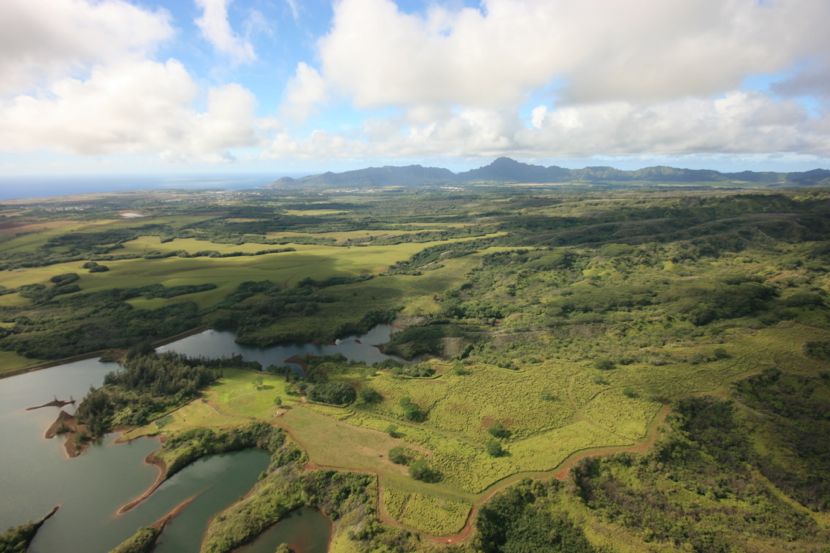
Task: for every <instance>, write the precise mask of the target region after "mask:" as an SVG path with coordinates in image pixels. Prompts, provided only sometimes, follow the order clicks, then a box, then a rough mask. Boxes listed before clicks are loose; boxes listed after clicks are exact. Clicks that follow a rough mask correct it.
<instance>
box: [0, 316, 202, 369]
mask: <svg viewBox="0 0 830 553" xmlns="http://www.w3.org/2000/svg"><path fill="white" fill-rule="evenodd" d="M205 330H210V327H207V326H204V325H201V326H197V327H195V328H191V329H190V330H186V331H184V332H180V333H178V334H174V335H173V336H167V337H165V338H161V339H159V340H156V341H154V342H153V343H152V345H153V347H154V348H158V347H161V346H166V345H167V344H169V343H171V342H175V341H177V340H182V339H184V338H187V337H189V336H193V335H195V334H199V333H201V332H204V331H205ZM125 351H126V350H124V349H99V350H95V351H91V352H89V353H79V354H77V355H71V356H69V357H64V358H62V359H55V360H52V361H43V362H41V363H37V364H35V365H31V366H29V367H21V368H19V369H13V370H11V371H7V372H4V373H2V374H0V380H3V379H4V378H10V377H12V376H20V375H21V374H26V373H30V372H35V371H40V370H43V369H49V368H51V367H57V366H59V365H66V364H67V363H75V362H78V361H85V360H87V359H93V358H95V357H98V358H100V357H102V356H103V355H105V354H107V353H113V352H118V353H120V354H123V353H124V352H125Z"/></svg>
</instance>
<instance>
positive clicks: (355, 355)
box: [0, 325, 391, 553]
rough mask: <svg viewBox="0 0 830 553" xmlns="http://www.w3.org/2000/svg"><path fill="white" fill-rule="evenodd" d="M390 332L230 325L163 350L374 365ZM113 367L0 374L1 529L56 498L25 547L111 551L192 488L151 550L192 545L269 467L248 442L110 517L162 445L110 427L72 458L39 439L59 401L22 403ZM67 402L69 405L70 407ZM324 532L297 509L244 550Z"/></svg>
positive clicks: (75, 390)
mask: <svg viewBox="0 0 830 553" xmlns="http://www.w3.org/2000/svg"><path fill="white" fill-rule="evenodd" d="M390 333H391V327H390V326H388V325H379V326H376V327H375V328H373V329H372V330H371V331H370V332H368V333H367V334H365V335H363V336H360V337H354V336H352V337H349V338H344V339H343V340H339V341H338V342H337V343H336V344H329V345H317V344H299V345H290V346H275V347H270V348H252V347H246V346H240V345H239V344H237V343H236V342H235V341H234V335H233V333H230V332H216V331H211V330H208V331H205V332H202V333H200V334H196V335H194V336H190V337H188V338H184V339H182V340H179V341H176V342H173V343H171V344H168V345H166V346H164V347H161V348H159V351H176V352H180V353H184V354H187V355H191V356H202V357H223V356H230V355H235V354H237V353H239V354H242V355H243V357H244V358H245V359H247V360H251V361H259V362H260V363H261V364H262V365H263V367H267V366H268V365H272V364H273V365H290V364H289V363H286V359H289V358H290V357H292V356H294V355H299V356H303V355H334V354H338V353H339V354H342V355H344V356H345V357H347V358H348V359H350V360H353V361H362V362H365V363H369V364H371V363H375V362H378V361H382V360H384V359H389V358H391V356H388V355H384V354H383V353H381V351H380V350H379V349H378V348H377V346H378V345H379V344H383V343H385V342H387V341H388V340H389V336H390ZM117 369H118V365H117V364H115V363H102V362H100V361H98V360H95V359H87V360H83V361H77V362H74V363H66V364H64V365H59V366H55V367H51V368H48V369H43V370H40V371H35V372H31V373H26V374H21V375H17V376H13V377H9V378H4V379H2V380H0V451H2V455H0V498H2V501H0V531H2V530H4V529H6V528H9V527H11V526H16V525H18V524H22V523H24V522H26V521H28V520H36V519H39V518H40V517H42V516H44V515H45V514H46V513H48V512H49V510H50V509H52V507H54V506H55V505H60V506H61V508H60V510H59V511H58V513H57V514H56V515H55V516H54V517H52V518H51V519H50V520H49V522H47V523H46V524H45V525H44V526H43V527H41V529H40V531H39V532H38V534H37V537H36V539H35V541H34V542H33V544H32V548H31V550H30V551H32V552H33V553H52V552H58V551H61V552H62V551H83V552H90V553H94V552H97V551H102V552H103V551H108V550H109V549H110V548H112V547H114V546H115V545H117V544H118V543H120V542H121V541H123V540H124V539H125V538H127V537H128V536H129V535H131V534H132V533H133V532H134V531H135V530H137V529H138V528H139V527H142V526H147V525H149V524H151V523H152V522H154V521H155V520H157V519H158V518H160V517H161V516H163V515H164V514H165V513H167V512H168V511H169V510H170V509H172V508H173V507H174V506H176V505H177V504H179V503H180V502H182V501H183V500H185V499H187V498H189V497H191V496H193V495H197V498H196V499H195V500H194V501H193V503H191V504H190V505H189V506H188V507H187V508H186V509H185V510H184V511H183V512H182V513H181V514H180V515H179V516H178V517H177V518H176V519H174V520H173V522H171V523H170V524H169V525H168V526H167V528H165V531H164V533H163V534H162V539H161V541H160V543H159V547H158V548H157V551H160V552H162V553H164V552H168V553H173V552H187V551H198V548H199V542H200V540H201V536H202V533H203V531H204V529H205V527H206V525H207V522H208V520H209V518H210V517H211V516H213V515H214V514H215V513H217V512H218V511H220V510H222V509H223V508H225V507H226V506H227V505H229V504H231V503H233V502H234V501H236V500H237V499H239V498H240V497H241V496H242V495H244V494H245V492H247V491H248V490H249V489H250V488H251V487H252V486H253V484H254V483H255V482H256V479H257V476H258V475H259V473H260V472H262V471H263V470H264V469H265V467H266V466H267V465H268V456H267V455H266V454H265V453H263V452H261V451H254V450H251V451H242V452H236V453H230V454H226V455H215V456H212V457H208V458H205V459H202V460H200V461H197V462H196V463H194V464H193V465H191V466H190V467H188V468H186V469H184V470H183V471H182V472H180V473H178V474H176V475H175V476H173V477H172V478H171V479H170V480H169V481H167V482H165V483H164V484H163V485H162V486H161V487H160V488H159V489H158V490H157V491H156V492H155V493H154V494H153V495H152V496H151V497H150V498H149V499H147V500H146V501H145V502H144V503H142V504H141V505H139V506H138V507H136V508H135V509H133V510H131V511H129V512H128V513H126V514H125V515H123V516H118V517H116V516H115V515H114V513H115V511H116V510H117V509H118V507H119V506H120V505H122V504H124V503H126V502H127V501H129V500H130V499H132V498H133V497H136V496H138V495H139V494H141V492H143V491H144V490H145V489H147V487H149V486H150V485H151V484H152V482H153V480H154V479H155V477H156V474H157V469H156V468H155V467H152V466H150V465H147V464H146V463H144V458H145V457H146V456H147V454H148V453H150V452H151V451H153V450H155V449H157V448H158V441H156V440H153V439H139V440H136V441H134V442H132V443H130V444H123V445H116V444H114V443H113V441H114V439H115V436H114V435H110V436H107V437H106V439H104V440H103V442H102V443H101V444H98V445H95V446H92V447H90V448H89V449H88V450H87V451H86V452H85V453H84V454H83V455H81V456H80V457H77V458H75V459H71V460H68V459H66V456H65V454H64V452H63V443H62V442H63V440H62V439H61V438H59V437H58V438H55V439H53V440H46V439H45V438H43V433H44V432H45V431H46V429H47V428H48V427H49V425H50V424H51V423H52V421H54V420H55V418H56V417H57V415H58V413H59V412H60V409H58V408H56V407H45V408H43V409H37V410H35V411H26V408H27V407H32V406H35V405H42V404H44V403H46V402H48V401H51V400H52V399H53V398H55V397H57V398H58V399H62V400H68V399H70V398H75V399H76V400H80V399H81V398H83V396H84V395H85V394H86V393H87V392H88V391H89V388H90V387H91V386H100V385H101V384H102V383H103V381H104V376H105V375H106V373H107V372H110V371H113V370H117ZM63 409H64V410H65V411H67V412H69V413H72V412H73V411H74V406H72V405H67V406H66V407H64V408H63ZM330 532H331V529H330V525H329V522H328V520H327V519H326V518H325V517H323V515H321V514H320V513H319V512H317V511H314V510H311V509H302V510H299V511H297V512H296V513H295V514H294V515H293V516H291V517H289V518H288V519H286V520H285V521H282V522H280V523H279V524H277V525H275V526H273V527H272V528H271V529H269V530H268V531H267V532H266V534H265V535H264V536H262V537H261V538H260V540H257V542H255V543H253V544H251V545H250V546H248V547H249V548H250V549H246V550H245V551H249V552H258V551H269V552H270V551H273V549H274V548H276V546H277V545H278V544H279V543H282V542H286V543H289V544H291V545H292V546H293V547H294V548H295V549H296V550H297V551H301V552H303V553H318V552H319V553H323V552H325V551H326V549H327V543H328V539H329V535H330ZM272 541H273V546H272V547H271V549H268V547H270V543H271V542H272ZM263 547H264V549H260V548H263Z"/></svg>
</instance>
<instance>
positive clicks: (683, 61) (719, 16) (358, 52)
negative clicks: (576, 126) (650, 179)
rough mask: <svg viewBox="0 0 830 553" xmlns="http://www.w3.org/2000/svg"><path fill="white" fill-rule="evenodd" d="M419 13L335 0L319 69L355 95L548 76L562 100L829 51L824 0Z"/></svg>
mask: <svg viewBox="0 0 830 553" xmlns="http://www.w3.org/2000/svg"><path fill="white" fill-rule="evenodd" d="M483 4H484V7H483V9H482V10H478V9H473V8H465V9H461V10H457V11H450V10H447V9H444V8H440V7H433V8H431V9H429V10H428V12H427V14H426V15H425V16H420V15H417V14H416V15H413V14H407V13H403V12H402V11H400V10H399V9H398V8H397V6H396V5H395V4H394V2H392V1H391V0H342V1H341V2H339V3H338V4H336V6H335V18H334V22H333V25H332V28H331V30H330V32H329V33H328V34H327V35H326V36H325V37H323V38H322V39H321V40H320V42H319V49H320V57H321V60H322V74H323V75H324V77H325V78H326V79H327V80H328V81H329V82H330V83H331V84H333V85H334V87H335V88H336V89H337V90H339V91H340V92H341V93H343V94H345V95H346V96H348V97H350V98H352V99H353V101H354V103H355V104H356V105H358V106H361V107H373V106H386V105H397V106H407V107H409V106H417V105H424V104H426V105H435V104H444V105H462V106H468V107H472V106H474V107H485V108H493V107H496V106H500V107H504V106H505V105H514V106H515V105H518V103H520V102H521V101H522V100H523V99H525V98H526V97H527V95H528V94H529V93H530V92H531V91H533V90H536V89H538V88H540V87H543V86H545V85H547V84H549V83H550V82H551V81H552V80H554V79H559V80H561V82H563V83H564V87H563V88H562V91H561V92H562V98H563V99H565V100H567V101H568V102H603V101H608V100H626V101H632V102H642V101H657V100H665V99H670V98H679V97H684V96H690V95H691V96H705V95H710V94H713V93H718V92H724V91H727V90H732V89H734V88H736V87H738V86H739V85H740V83H741V82H742V80H743V79H744V78H745V77H746V76H747V75H750V74H757V73H771V72H776V71H780V70H782V69H784V68H786V67H788V66H789V65H790V64H792V63H793V62H794V61H797V60H798V59H800V58H801V57H803V56H806V55H811V54H813V55H824V56H827V54H826V52H827V51H830V34H829V33H826V32H825V29H824V26H825V23H826V21H828V20H830V3H828V2H825V1H820V0H790V1H776V2H758V1H757V0H677V1H672V2H665V1H664V0H630V1H626V2H607V1H605V0H523V1H519V0H485V1H484V2H483Z"/></svg>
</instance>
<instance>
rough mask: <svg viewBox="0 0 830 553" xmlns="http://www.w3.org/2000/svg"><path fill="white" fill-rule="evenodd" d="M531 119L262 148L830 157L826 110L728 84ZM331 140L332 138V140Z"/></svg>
mask: <svg viewBox="0 0 830 553" xmlns="http://www.w3.org/2000/svg"><path fill="white" fill-rule="evenodd" d="M531 118H532V126H531V127H527V126H524V125H522V124H521V123H520V122H519V119H518V117H517V116H516V115H515V114H512V113H511V112H508V111H496V110H487V109H480V108H479V109H461V110H457V111H456V112H454V113H448V114H446V116H445V117H443V118H440V119H435V120H433V121H430V122H421V123H414V124H413V123H408V122H407V121H405V120H404V119H401V120H399V121H397V122H396V123H397V124H392V122H391V121H390V120H388V119H378V120H372V121H369V122H367V124H366V125H365V128H364V133H363V135H362V136H359V137H347V136H338V135H332V134H330V133H324V134H323V135H322V136H323V138H321V136H320V135H318V136H317V137H315V139H314V140H311V139H310V138H309V139H307V140H296V139H295V140H292V139H290V137H289V136H288V135H285V134H284V133H283V134H282V135H281V136H280V139H279V140H278V141H274V142H273V143H271V144H270V146H269V148H268V149H267V150H266V155H268V156H270V157H276V158H286V157H292V156H294V157H314V156H320V157H329V158H354V157H366V156H378V157H398V158H400V157H414V158H417V157H435V156H447V157H452V156H481V157H493V156H498V155H513V156H519V157H541V158H552V157H567V158H575V157H593V156H596V155H604V156H623V157H624V156H641V155H643V154H647V155H650V156H687V155H694V154H711V155H719V154H735V155H754V154H778V153H790V152H798V153H801V154H805V155H813V156H817V157H824V158H826V157H830V133H828V130H830V116H828V115H824V116H823V117H821V118H814V117H810V116H809V115H808V113H807V112H806V110H805V109H804V108H803V107H802V106H801V105H800V104H799V103H797V102H793V101H777V100H773V99H771V98H769V97H767V96H765V95H763V94H760V93H748V92H742V91H733V92H730V93H728V94H725V95H723V96H722V97H719V98H717V99H703V98H683V99H678V100H667V101H664V102H656V103H652V104H649V105H644V104H640V103H632V102H624V101H609V102H601V103H594V104H579V105H573V106H567V107H562V108H559V109H555V110H554V109H549V108H548V107H546V106H537V108H536V109H534V110H533V113H532V116H531ZM338 138H339V140H338Z"/></svg>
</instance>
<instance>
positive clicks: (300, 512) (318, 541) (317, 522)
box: [234, 507, 331, 553]
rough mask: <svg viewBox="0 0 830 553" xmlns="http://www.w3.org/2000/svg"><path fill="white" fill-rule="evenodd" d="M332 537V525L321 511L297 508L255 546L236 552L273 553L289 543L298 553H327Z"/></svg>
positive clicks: (263, 535) (260, 538)
mask: <svg viewBox="0 0 830 553" xmlns="http://www.w3.org/2000/svg"><path fill="white" fill-rule="evenodd" d="M330 537H331V522H330V521H329V519H327V518H326V517H324V516H323V515H322V513H320V511H317V510H315V509H309V508H306V507H304V508H302V509H297V510H296V511H294V512H293V513H291V514H290V515H289V516H288V517H287V518H285V519H283V520H281V521H280V522H278V523H277V524H275V525H274V526H272V527H271V528H269V529H268V530H266V531H265V532H263V533H262V535H261V536H260V537H259V538H257V539H256V541H254V542H253V543H250V544H248V545H246V546H244V547H240V548H239V549H237V550H236V551H235V552H234V553H274V550H276V548H277V546H278V545H279V544H281V543H287V544H288V545H289V546H290V547H291V550H292V551H295V552H296V553H326V551H327V550H328V546H329V538H330Z"/></svg>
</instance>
